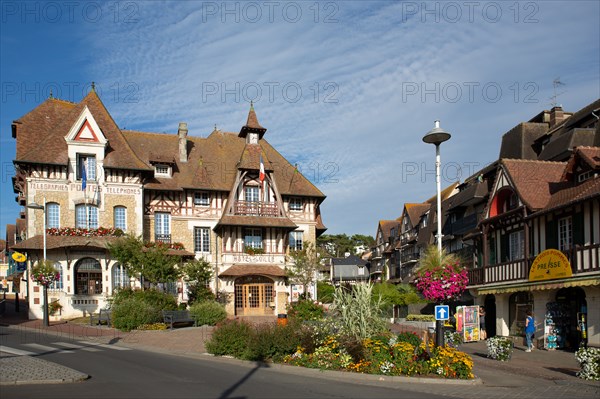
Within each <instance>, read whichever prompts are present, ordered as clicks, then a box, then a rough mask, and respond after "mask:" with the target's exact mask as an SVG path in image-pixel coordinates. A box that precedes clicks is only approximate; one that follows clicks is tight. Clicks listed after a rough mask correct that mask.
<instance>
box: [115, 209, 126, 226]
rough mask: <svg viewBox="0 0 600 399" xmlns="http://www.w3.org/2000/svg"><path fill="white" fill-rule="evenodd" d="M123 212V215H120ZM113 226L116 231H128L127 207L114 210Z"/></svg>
mask: <svg viewBox="0 0 600 399" xmlns="http://www.w3.org/2000/svg"><path fill="white" fill-rule="evenodd" d="M121 210H122V211H123V215H119V213H120V212H121ZM113 225H114V227H115V229H121V230H123V231H127V207H125V206H123V205H117V206H115V207H114V208H113Z"/></svg>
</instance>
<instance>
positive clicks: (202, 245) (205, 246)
mask: <svg viewBox="0 0 600 399" xmlns="http://www.w3.org/2000/svg"><path fill="white" fill-rule="evenodd" d="M194 251H195V252H210V229H209V228H208V227H194Z"/></svg>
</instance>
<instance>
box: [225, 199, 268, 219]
mask: <svg viewBox="0 0 600 399" xmlns="http://www.w3.org/2000/svg"><path fill="white" fill-rule="evenodd" d="M234 213H235V214H236V215H240V216H271V217H277V216H279V208H278V206H277V203H276V202H253V201H236V202H235V206H234Z"/></svg>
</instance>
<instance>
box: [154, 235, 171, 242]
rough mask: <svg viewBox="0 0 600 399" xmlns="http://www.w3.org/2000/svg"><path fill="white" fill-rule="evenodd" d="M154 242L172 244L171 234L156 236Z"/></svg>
mask: <svg viewBox="0 0 600 399" xmlns="http://www.w3.org/2000/svg"><path fill="white" fill-rule="evenodd" d="M154 241H156V242H163V243H165V244H170V243H171V234H154Z"/></svg>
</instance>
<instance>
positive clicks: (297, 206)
mask: <svg viewBox="0 0 600 399" xmlns="http://www.w3.org/2000/svg"><path fill="white" fill-rule="evenodd" d="M289 209H290V211H293V212H302V211H303V210H304V201H302V198H298V197H293V198H290V205H289Z"/></svg>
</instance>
